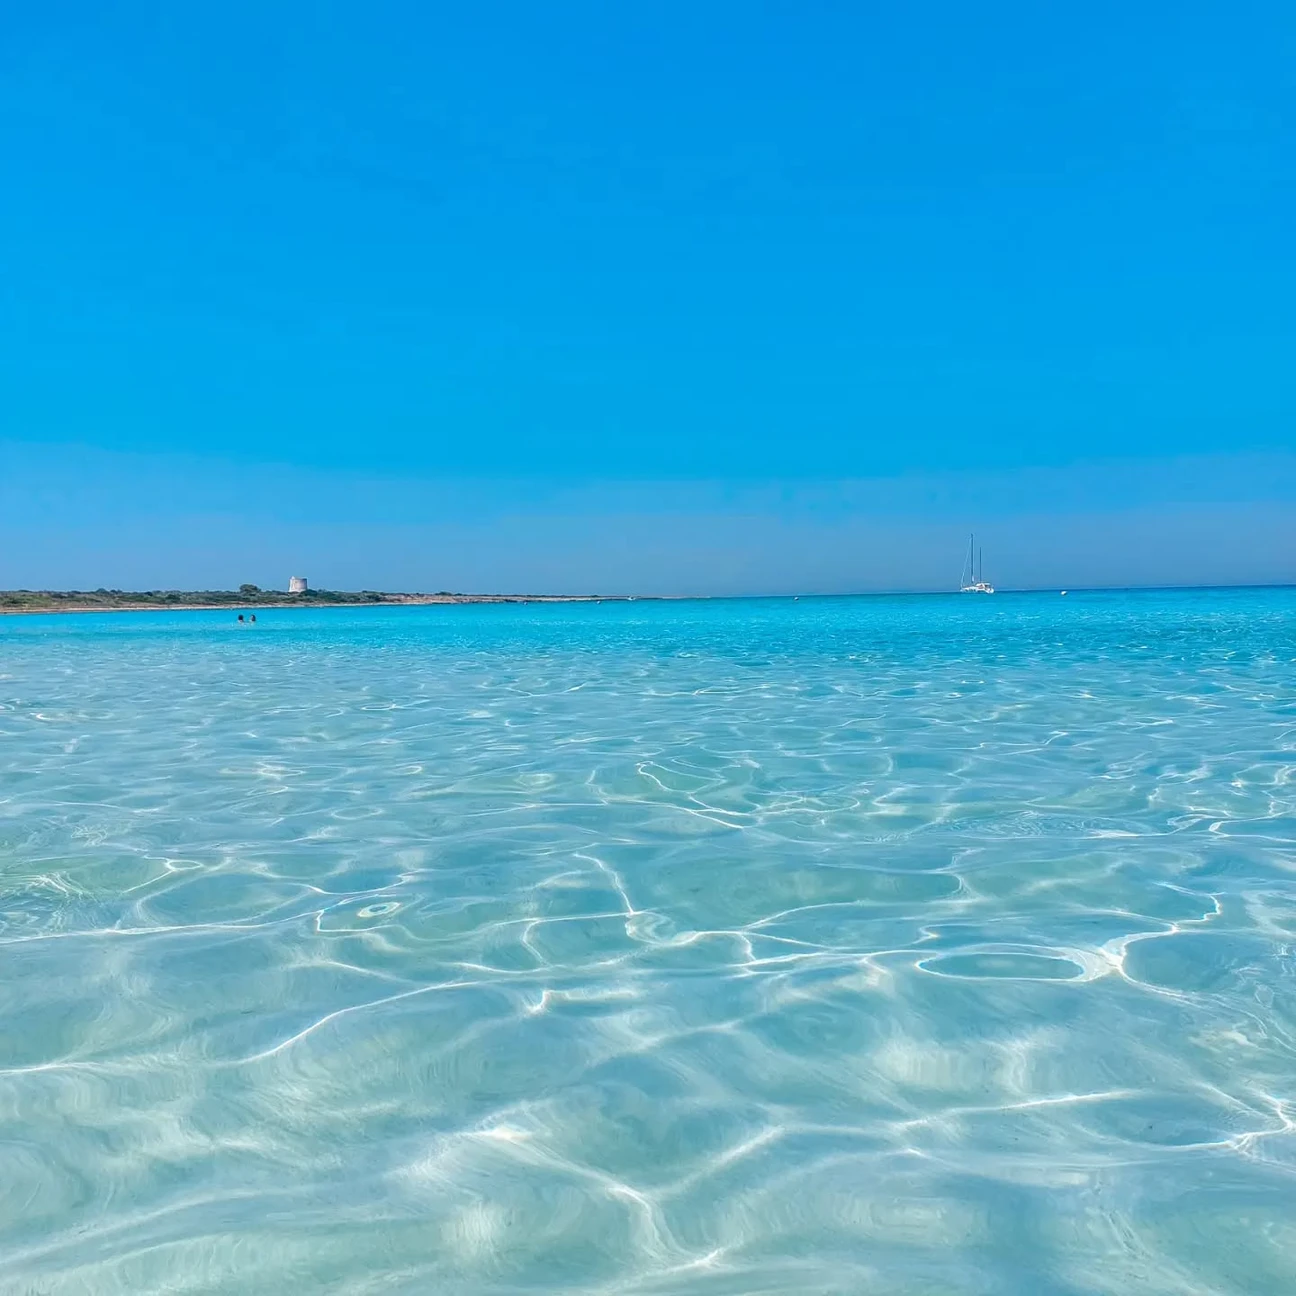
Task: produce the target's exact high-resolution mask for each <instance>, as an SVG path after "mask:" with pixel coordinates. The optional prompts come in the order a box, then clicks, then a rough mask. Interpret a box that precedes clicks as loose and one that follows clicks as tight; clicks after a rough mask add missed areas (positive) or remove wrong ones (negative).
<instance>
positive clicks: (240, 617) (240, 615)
mask: <svg viewBox="0 0 1296 1296" xmlns="http://www.w3.org/2000/svg"><path fill="white" fill-rule="evenodd" d="M239 620H240V621H242V620H243V613H242V612H240V613H239Z"/></svg>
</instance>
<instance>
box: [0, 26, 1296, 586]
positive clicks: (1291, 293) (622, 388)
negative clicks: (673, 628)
mask: <svg viewBox="0 0 1296 1296" xmlns="http://www.w3.org/2000/svg"><path fill="white" fill-rule="evenodd" d="M10 27H11V30H10V35H9V38H8V40H7V42H6V49H5V51H4V53H3V55H0V58H3V67H4V71H5V75H4V76H3V77H2V78H0V109H2V110H3V111H2V112H0V159H3V161H4V163H5V165H6V169H7V172H8V174H9V175H10V176H11V177H16V178H18V179H19V180H20V183H16V184H14V185H12V186H11V191H10V193H9V195H8V196H7V201H6V203H5V204H4V206H3V208H0V247H3V249H4V251H3V253H0V256H3V257H4V262H3V268H4V283H5V290H4V294H3V297H0V341H2V342H3V346H4V362H3V365H0V409H2V410H3V411H4V418H3V422H2V423H0V587H3V588H13V587H19V586H23V587H28V588H70V587H82V588H85V587H90V588H94V587H97V586H107V587H119V588H132V587H135V588H162V587H184V588H203V587H217V586H221V587H228V586H231V585H233V586H236V585H237V584H239V583H240V582H241V581H244V580H251V581H255V582H256V583H258V584H262V585H265V586H272V585H273V586H276V587H277V586H281V585H283V584H284V583H285V582H286V579H287V576H288V574H289V572H290V571H300V572H303V573H304V574H306V575H307V576H309V578H310V579H311V581H312V583H314V584H316V585H319V586H330V587H334V588H360V587H369V588H382V589H424V590H426V589H442V588H452V589H462V590H468V591H480V592H493V591H506V590H507V591H519V592H554V593H567V592H583V591H587V590H592V589H595V590H601V591H605V592H632V593H672V594H689V593H695V594H723V593H735V594H737V593H779V592H800V593H815V592H848V591H856V590H858V591H867V590H873V589H938V588H949V587H950V585H951V584H952V583H953V582H954V581H955V580H956V578H957V575H958V570H959V566H960V562H961V557H962V552H963V547H964V545H965V544H966V535H967V532H968V531H969V530H970V529H975V530H976V531H977V532H978V534H979V535H980V536H982V537H983V543H984V548H985V554H986V570H987V575H988V576H989V577H990V578H991V579H992V580H994V581H995V583H996V584H998V585H1000V586H1002V587H1005V588H1009V587H1014V586H1039V587H1045V588H1047V587H1052V586H1071V587H1083V586H1093V585H1122V586H1123V585H1163V584H1194V583H1200V584H1222V583H1284V582H1296V526H1293V522H1292V519H1293V517H1296V512H1294V511H1293V505H1296V365H1293V364H1292V355H1293V354H1294V353H1296V351H1294V348H1293V343H1294V342H1296V324H1294V322H1293V315H1292V309H1291V303H1292V301H1293V300H1296V256H1294V255H1293V251H1292V244H1291V239H1290V231H1291V229H1292V228H1293V227H1296V179H1294V178H1293V172H1292V168H1291V165H1290V158H1291V156H1292V146H1293V143H1296V131H1294V130H1293V122H1294V121H1296V112H1294V109H1296V73H1293V68H1296V15H1294V14H1293V11H1291V10H1290V9H1289V8H1284V7H1280V6H1278V5H1275V4H1244V5H1242V6H1241V7H1238V6H1231V7H1230V8H1229V9H1228V10H1225V9H1224V8H1223V7H1222V6H1210V5H1206V6H1195V7H1194V6H1189V7H1184V6H1172V5H1170V4H1168V3H1157V4H1152V5H1149V6H1143V7H1142V8H1141V9H1139V10H1138V11H1137V12H1130V11H1129V10H1128V9H1127V8H1126V7H1120V6H1115V5H1099V6H1098V7H1097V8H1094V7H1092V6H1091V7H1089V8H1087V9H1086V10H1085V12H1084V14H1083V16H1082V17H1081V16H1078V15H1067V14H1057V13H1041V12H1039V11H1038V10H1037V9H1036V8H1035V7H1032V6H1028V5H1025V4H1004V3H999V4H993V5H991V6H990V7H988V8H985V7H983V8H981V9H979V10H977V11H976V12H971V11H968V10H967V9H966V8H964V7H961V6H955V5H952V4H948V3H933V4H928V5H926V6H920V7H918V8H911V9H908V10H905V11H904V12H902V13H901V12H897V13H863V12H852V13H844V12H835V11H830V10H829V9H827V8H824V7H811V8H810V9H808V10H807V9H805V8H804V7H803V8H801V9H799V10H796V11H795V12H794V11H793V10H790V9H789V10H783V9H780V8H777V7H775V8H767V9H763V10H759V11H753V10H752V9H750V7H747V6H738V5H734V4H728V3H725V4H717V5H711V6H707V7H705V8H704V10H702V11H699V10H697V9H696V7H689V6H683V5H675V4H670V5H667V6H665V7H658V8H657V9H654V10H653V11H652V13H651V14H649V13H647V12H644V13H639V12H630V13H627V12H622V11H613V10H608V9H605V8H603V7H601V6H597V5H592V4H571V5H565V6H562V7H560V8H559V9H557V10H546V11H545V12H543V13H540V12H538V11H535V10H533V9H532V8H530V7H528V6H523V5H520V4H516V3H498V4H488V5H486V6H481V7H478V8H475V9H473V10H472V11H465V12H451V11H445V12H441V11H430V10H427V9H425V8H423V7H420V6H416V5H412V4H409V3H405V2H397V3H378V4H375V5H369V6H365V7H364V9H363V10H359V9H347V8H344V7H336V6H323V7H321V6H307V5H304V4H298V3H289V4H287V5H285V6H281V7H279V8H277V9H275V10H274V11H272V12H263V11H261V10H259V9H253V8H252V7H251V6H247V5H242V4H234V5H231V6H226V7H223V8H222V9H221V10H220V11H219V13H217V12H211V13H203V12H193V11H184V12H166V13H164V12H162V11H158V10H155V9H151V8H148V7H146V6H139V5H127V6H125V7H121V8H118V9H115V10H113V11H111V12H108V11H104V10H102V8H101V7H98V6H93V5H89V4H86V3H71V4H56V5H54V6H50V7H46V8H43V9H39V10H32V9H29V10H26V11H24V12H22V13H20V14H16V15H15V17H14V19H13V21H12V22H11V24H10Z"/></svg>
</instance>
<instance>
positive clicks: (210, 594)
mask: <svg viewBox="0 0 1296 1296" xmlns="http://www.w3.org/2000/svg"><path fill="white" fill-rule="evenodd" d="M599 597H602V596H600V595H593V594H590V595H574V596H565V595H553V594H548V595H546V594H539V595H537V594H454V593H451V592H450V591H449V590H441V591H439V592H438V593H436V594H393V593H387V592H385V591H382V590H325V589H311V590H306V591H305V592H303V593H301V594H287V593H285V592H284V591H282V590H263V589H260V588H258V587H257V586H256V585H251V584H243V585H240V586H239V587H238V589H236V590H119V589H96V590H0V612H91V611H143V610H148V609H150V608H157V609H166V608H223V607H229V608H254V609H255V608H269V607H338V606H358V605H359V606H363V605H379V604H389V605H390V604H408V603H531V602H535V603H557V602H575V601H584V600H586V599H594V598H599Z"/></svg>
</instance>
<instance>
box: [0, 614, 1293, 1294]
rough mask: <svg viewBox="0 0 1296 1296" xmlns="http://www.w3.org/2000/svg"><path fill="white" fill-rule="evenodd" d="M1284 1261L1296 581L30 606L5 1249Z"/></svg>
mask: <svg viewBox="0 0 1296 1296" xmlns="http://www.w3.org/2000/svg"><path fill="white" fill-rule="evenodd" d="M311 1291H328V1292H340V1293H404V1292H411V1293H425V1292H426V1293H437V1294H439V1296H444V1294H447V1293H449V1294H459V1293H465V1294H467V1293H501V1294H502V1293H522V1292H535V1293H538V1292H546V1293H548V1292H562V1293H643V1294H644V1296H648V1294H657V1293H662V1294H664V1293H684V1292H688V1293H694V1292H696V1293H701V1294H703V1296H712V1294H714V1296H719V1294H721V1293H726V1294H735V1296H737V1294H742V1296H745V1294H747V1293H798V1294H804V1293H816V1294H817V1293H868V1294H869V1296H949V1294H953V1296H973V1294H975V1296H1130V1294H1132V1293H1135V1294H1139V1296H1141V1294H1143V1293H1147V1294H1148V1296H1152V1294H1155V1296H1207V1294H1209V1296H1226V1294H1227V1296H1231V1294H1234V1293H1236V1294H1237V1296H1242V1294H1245V1296H1271V1294H1272V1296H1290V1294H1291V1293H1292V1292H1293V1291H1296V591H1290V590H1268V591H1198V592H1188V593H1102V594H1087V593H1073V594H1071V595H1069V596H1068V597H1066V598H1060V597H1058V595H1057V594H1056V593H1054V594H1050V595H1044V594H1034V595H1013V594H999V595H996V596H995V597H994V598H982V597H973V596H963V597H960V596H949V597H897V598H857V599H802V600H800V601H792V600H755V601H732V602H730V601H717V602H661V603H658V602H648V601H639V602H633V603H603V604H587V605H586V604H582V605H558V606H546V605H535V604H532V605H527V606H501V607H459V608H403V609H393V610H359V611H319V612H316V611H310V610H305V609H301V610H287V611H274V610H267V611H265V612H263V613H261V614H260V615H259V618H258V622H257V625H256V626H255V627H250V626H249V627H240V626H238V625H237V623H236V622H235V620H234V615H233V614H232V613H229V612H215V613H206V612H193V613H181V614H176V615H169V614H152V613H145V614H121V615H84V616H50V617H2V618H0V1292H4V1293H6V1294H7V1293H40V1294H41V1296H54V1294H56V1293H57V1294H62V1293H100V1292H104V1293H109V1292H130V1293H145V1292H169V1293H170V1292H186V1293H188V1292H193V1293H198V1292H202V1293H207V1292H230V1293H260V1292H271V1293H276V1294H277V1296H282V1294H283V1293H296V1292H311Z"/></svg>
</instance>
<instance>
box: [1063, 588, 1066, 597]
mask: <svg viewBox="0 0 1296 1296" xmlns="http://www.w3.org/2000/svg"><path fill="white" fill-rule="evenodd" d="M1062 597H1063V598H1066V590H1063V591H1062Z"/></svg>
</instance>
